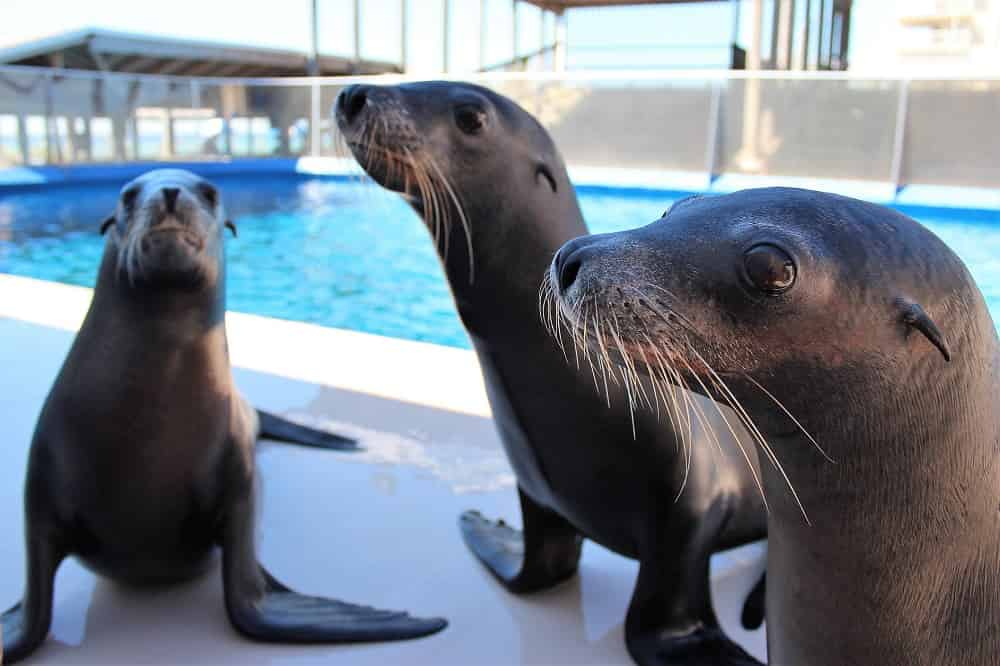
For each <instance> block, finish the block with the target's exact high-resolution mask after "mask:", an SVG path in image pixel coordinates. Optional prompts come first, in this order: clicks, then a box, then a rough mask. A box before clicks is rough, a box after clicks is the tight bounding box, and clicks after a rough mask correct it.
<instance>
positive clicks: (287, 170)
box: [0, 157, 1000, 224]
mask: <svg viewBox="0 0 1000 666" xmlns="http://www.w3.org/2000/svg"><path fill="white" fill-rule="evenodd" d="M160 168H173V169H187V170H189V171H192V172H194V173H196V174H198V175H200V176H204V177H206V178H213V177H222V176H229V177H231V176H234V175H237V176H238V175H247V176H252V175H256V176H268V177H273V178H319V179H323V180H336V181H346V180H350V179H351V178H352V176H351V175H349V174H347V173H337V172H335V171H323V170H316V171H314V170H312V169H309V168H301V165H300V161H299V158H296V157H288V158H285V157H265V158H238V159H233V160H219V161H191V162H157V161H149V162H126V163H115V164H81V165H74V166H37V167H13V168H7V169H0V196H3V194H11V193H16V192H20V191H25V190H28V191H31V190H38V189H42V188H53V187H59V186H66V185H80V184H87V183H100V182H105V183H106V182H120V183H122V184H124V183H125V182H127V181H129V180H131V179H133V178H135V177H137V176H139V175H141V174H143V173H145V172H146V171H149V170H151V169H160ZM744 180H745V181H746V182H744ZM744 180H741V181H740V182H739V185H740V186H746V187H764V186H769V185H774V184H777V183H779V182H781V180H780V179H777V178H774V177H769V178H768V177H764V178H754V179H750V178H744ZM715 181H720V177H719V176H716V177H715ZM715 184H716V183H713V184H712V185H710V188H712V189H711V190H710V191H707V192H706V191H704V190H697V189H691V188H685V187H670V186H669V185H668V186H667V187H662V188H661V187H653V186H647V185H638V186H630V185H601V184H595V183H593V182H586V183H580V184H574V186H575V187H576V190H577V191H578V192H581V193H586V194H608V195H617V196H636V197H644V198H648V197H663V198H664V199H680V198H682V197H687V196H690V195H692V194H704V195H707V196H711V195H715V194H722V193H723V192H724V191H728V190H727V189H724V188H719V190H715ZM825 189H829V191H838V190H837V189H836V188H835V187H834V183H832V182H831V183H827V186H826V188H825ZM845 189H846V190H847V191H845V192H844V194H847V195H849V196H851V195H853V196H859V195H860V196H861V197H862V198H867V197H864V192H863V191H858V192H854V190H853V189H852V188H851V187H849V186H848V185H847V184H845ZM870 200H871V199H870ZM994 201H998V202H1000V194H996V192H995V191H994V190H990V189H965V188H957V187H950V188H941V187H928V186H917V185H915V186H910V187H908V188H907V187H904V188H902V189H901V190H899V192H897V195H896V197H895V199H894V200H892V201H875V203H880V204H882V205H887V206H889V207H891V208H894V209H896V210H899V211H901V212H903V213H905V214H907V215H910V216H912V217H916V218H920V217H921V216H925V217H926V216H935V217H944V218H952V219H956V220H969V221H975V222H985V223H991V224H1000V204H998V206H997V207H994V206H993V205H992V204H993V202H994ZM963 203H965V205H962V204H963Z"/></svg>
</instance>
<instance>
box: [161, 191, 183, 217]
mask: <svg viewBox="0 0 1000 666" xmlns="http://www.w3.org/2000/svg"><path fill="white" fill-rule="evenodd" d="M180 193H181V190H180V188H179V187H164V188H163V201H164V203H166V204H167V212H168V213H173V212H174V207H175V206H176V205H177V195H179V194H180Z"/></svg>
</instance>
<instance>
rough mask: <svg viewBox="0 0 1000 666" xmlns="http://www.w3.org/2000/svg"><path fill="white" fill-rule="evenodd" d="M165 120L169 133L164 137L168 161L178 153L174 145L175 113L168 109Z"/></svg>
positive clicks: (164, 147) (164, 148) (164, 150)
mask: <svg viewBox="0 0 1000 666" xmlns="http://www.w3.org/2000/svg"><path fill="white" fill-rule="evenodd" d="M164 118H165V119H166V121H167V131H166V132H165V133H164V136H163V153H164V154H165V156H166V158H167V159H172V158H173V157H174V153H175V152H176V147H175V145H174V113H173V109H171V108H170V107H167V110H166V113H165V114H164Z"/></svg>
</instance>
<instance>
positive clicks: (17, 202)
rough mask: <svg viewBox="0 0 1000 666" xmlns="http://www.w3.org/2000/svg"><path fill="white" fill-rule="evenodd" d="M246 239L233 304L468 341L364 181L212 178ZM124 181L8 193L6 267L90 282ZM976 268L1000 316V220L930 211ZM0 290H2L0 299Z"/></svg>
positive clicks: (390, 198)
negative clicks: (101, 232) (102, 232)
mask: <svg viewBox="0 0 1000 666" xmlns="http://www.w3.org/2000/svg"><path fill="white" fill-rule="evenodd" d="M213 181H214V182H216V183H217V184H218V185H219V187H220V188H221V190H222V192H223V197H224V200H225V202H226V206H227V208H228V209H229V212H230V216H231V217H232V218H233V219H234V220H235V221H236V223H237V225H238V226H239V238H236V239H232V240H230V241H228V250H227V251H228V261H229V276H228V280H229V284H228V288H229V293H228V302H229V308H230V309H231V310H236V311H239V312H249V313H253V314H260V315H266V316H270V317H279V318H282V319H293V320H298V321H305V322H311V323H315V324H321V325H323V326H335V327H340V328H349V329H354V330H358V331H364V332H368V333H377V334H381V335H388V336H393V337H399V338H408V339H412V340H422V341H427V342H436V343H439V344H446V345H453V346H456V347H468V346H469V341H468V339H467V337H466V335H465V332H464V331H463V329H462V326H461V323H460V322H459V320H458V316H457V315H456V313H455V307H454V305H453V303H452V300H451V294H450V293H449V291H448V286H447V283H446V282H445V279H444V274H443V273H442V271H441V268H440V266H439V264H438V261H437V257H436V255H435V254H434V250H433V248H432V246H431V241H430V237H429V235H428V234H427V232H426V231H425V229H424V227H423V224H422V222H421V221H420V220H419V218H418V217H417V216H416V215H415V214H414V213H413V211H412V210H410V208H409V207H408V206H407V205H406V204H404V203H403V202H402V200H401V199H399V198H398V197H397V196H396V195H393V194H390V193H387V192H384V191H383V190H380V189H379V188H377V187H375V186H373V185H370V184H365V183H361V182H358V181H356V180H350V181H349V180H330V179H318V178H308V177H303V176H296V175H292V174H289V175H287V176H280V175H278V176H276V175H273V174H269V175H266V176H262V175H255V176H223V177H214V178H213ZM119 187H120V184H119V183H106V184H86V185H71V186H68V185H67V186H64V185H60V186H53V187H50V188H46V189H40V190H32V191H24V192H19V193H12V194H3V193H0V272H5V273H13V274H17V275H24V276H28V277H35V278H41V279H45V280H55V281H58V282H66V283H70V284H76V285H82V286H88V287H89V286H93V284H94V280H95V277H96V272H97V266H98V263H99V260H100V256H101V252H102V250H103V247H104V239H103V238H102V237H101V236H100V235H99V234H98V231H97V230H98V227H99V225H100V223H101V221H102V220H103V219H104V218H105V217H107V215H108V214H109V213H110V212H111V210H112V209H113V208H114V205H115V200H116V198H117V194H118V190H119ZM671 201H672V200H671V199H670V198H669V196H668V195H667V194H663V195H656V194H638V193H635V192H626V191H615V190H608V189H600V190H596V189H587V188H583V189H582V190H581V192H580V203H581V206H582V208H583V212H584V216H585V217H586V219H587V221H588V224H589V225H590V228H591V230H592V231H594V232H605V231H617V230H621V229H627V228H631V227H636V226H640V225H642V224H646V223H648V222H650V221H652V220H654V219H656V218H657V217H659V216H660V214H661V213H662V212H663V210H664V209H666V208H667V207H669V205H670V203H671ZM919 217H920V219H921V221H922V222H923V223H925V224H926V225H927V226H928V227H930V228H931V229H932V230H933V231H934V232H935V233H937V234H938V235H939V236H940V237H941V238H942V239H943V240H944V241H945V242H946V243H948V244H949V245H950V246H951V247H952V248H953V249H954V250H955V251H956V252H957V253H958V254H959V255H960V256H961V257H962V258H963V259H964V260H965V262H966V263H967V264H968V266H969V268H970V269H971V271H972V273H973V275H974V276H975V277H976V280H977V281H978V282H979V286H980V288H981V289H982V290H983V293H984V294H985V296H986V298H987V302H988V303H989V305H990V308H991V311H992V312H993V317H994V320H996V321H1000V219H998V218H1000V216H991V215H979V216H970V215H962V214H961V213H956V215H955V216H954V217H951V218H948V217H942V216H941V214H940V213H936V214H934V215H933V216H928V215H921V216H919ZM0 297H2V296H0Z"/></svg>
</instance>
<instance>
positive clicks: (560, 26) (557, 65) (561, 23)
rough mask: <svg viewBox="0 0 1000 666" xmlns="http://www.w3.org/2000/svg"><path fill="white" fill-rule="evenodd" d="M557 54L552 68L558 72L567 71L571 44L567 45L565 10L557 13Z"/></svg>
mask: <svg viewBox="0 0 1000 666" xmlns="http://www.w3.org/2000/svg"><path fill="white" fill-rule="evenodd" d="M555 17H556V54H555V58H554V59H553V62H552V67H553V69H555V71H557V72H565V71H566V62H567V60H568V56H569V44H568V43H567V41H566V40H567V32H568V28H567V20H566V12H565V10H562V9H560V10H559V11H557V12H556V15H555Z"/></svg>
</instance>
